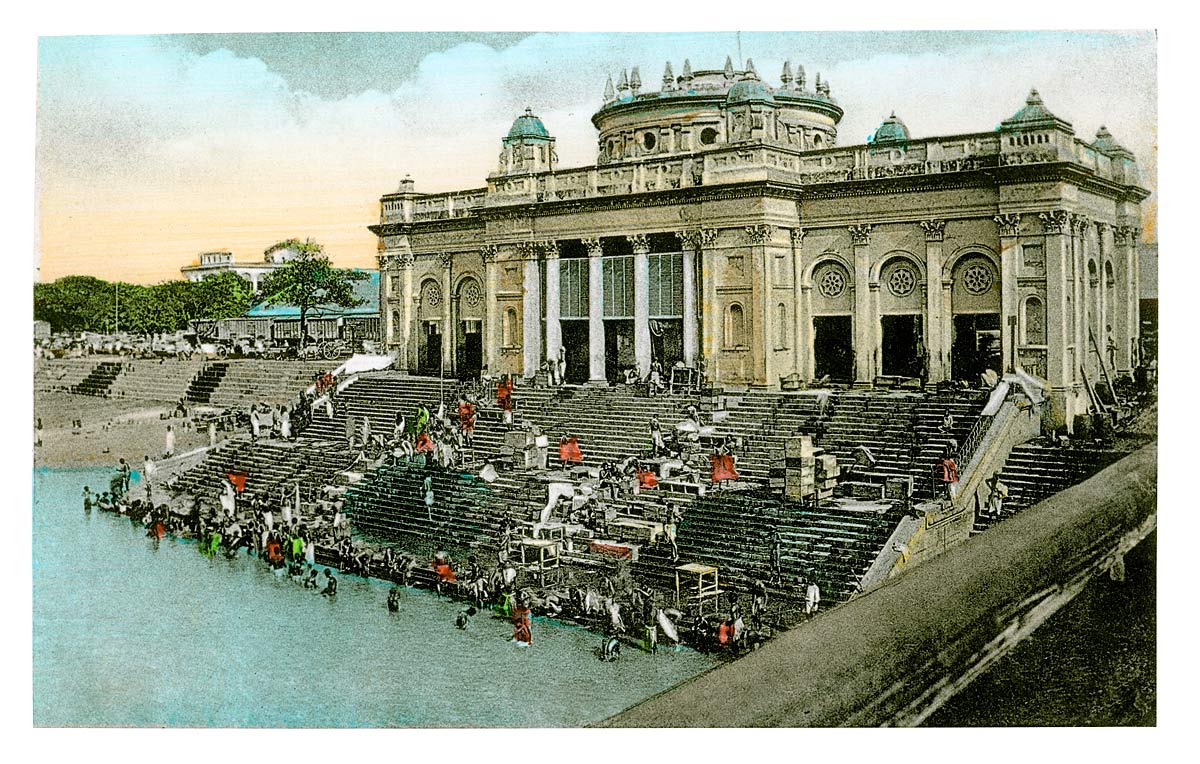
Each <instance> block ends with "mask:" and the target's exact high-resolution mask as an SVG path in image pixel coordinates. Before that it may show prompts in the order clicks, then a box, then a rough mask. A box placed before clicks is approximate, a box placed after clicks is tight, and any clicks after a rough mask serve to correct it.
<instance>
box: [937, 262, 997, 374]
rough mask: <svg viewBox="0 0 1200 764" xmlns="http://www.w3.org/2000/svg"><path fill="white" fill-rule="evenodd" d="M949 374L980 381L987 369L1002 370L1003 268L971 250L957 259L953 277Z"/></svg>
mask: <svg viewBox="0 0 1200 764" xmlns="http://www.w3.org/2000/svg"><path fill="white" fill-rule="evenodd" d="M950 305H951V316H952V321H953V323H952V326H951V341H950V373H951V377H952V378H953V379H955V380H962V381H966V382H970V383H976V382H978V381H979V376H980V375H981V374H983V372H984V371H986V370H988V369H991V370H993V371H996V372H1001V371H1003V370H1004V368H1003V358H1002V356H1001V325H1000V305H1001V302H1000V269H999V267H998V266H997V265H996V263H995V262H994V261H993V259H992V258H991V257H988V256H987V255H985V254H983V253H981V252H971V253H966V254H964V255H962V256H961V257H959V258H957V260H956V262H955V263H954V270H953V271H952V276H951V293H950Z"/></svg>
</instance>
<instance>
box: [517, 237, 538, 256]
mask: <svg viewBox="0 0 1200 764" xmlns="http://www.w3.org/2000/svg"><path fill="white" fill-rule="evenodd" d="M516 247H517V256H518V257H520V258H521V259H522V260H537V256H538V245H537V242H533V241H518V242H517V244H516Z"/></svg>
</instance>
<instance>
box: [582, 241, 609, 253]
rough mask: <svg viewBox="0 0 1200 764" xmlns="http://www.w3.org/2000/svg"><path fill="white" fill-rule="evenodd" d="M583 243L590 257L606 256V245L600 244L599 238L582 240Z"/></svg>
mask: <svg viewBox="0 0 1200 764" xmlns="http://www.w3.org/2000/svg"><path fill="white" fill-rule="evenodd" d="M581 241H582V242H583V246H584V247H585V248H586V249H587V253H588V257H600V256H601V255H603V254H604V245H603V244H601V243H600V239H599V238H593V239H582V240H581Z"/></svg>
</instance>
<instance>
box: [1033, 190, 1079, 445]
mask: <svg viewBox="0 0 1200 764" xmlns="http://www.w3.org/2000/svg"><path fill="white" fill-rule="evenodd" d="M1038 218H1039V219H1040V220H1041V221H1042V230H1043V231H1044V232H1045V234H1046V237H1045V240H1046V351H1047V352H1046V355H1047V358H1046V378H1047V381H1048V382H1049V383H1050V386H1051V394H1052V398H1053V399H1054V400H1053V405H1054V407H1055V408H1054V410H1053V411H1052V412H1051V414H1050V415H1049V416H1048V417H1047V420H1048V421H1047V424H1049V426H1050V427H1061V426H1062V425H1063V424H1064V423H1065V422H1066V421H1067V416H1066V409H1065V403H1066V397H1067V390H1068V388H1069V387H1070V382H1069V380H1070V379H1071V375H1070V368H1071V359H1070V354H1069V353H1068V352H1067V348H1068V346H1069V345H1071V343H1072V342H1073V341H1074V338H1073V336H1068V333H1067V323H1068V322H1067V312H1066V311H1067V294H1068V292H1069V290H1071V289H1072V285H1071V281H1070V272H1071V269H1070V257H1071V241H1070V230H1071V227H1070V222H1069V221H1068V219H1067V213H1066V212H1064V211H1062V210H1052V211H1050V212H1042V213H1039V214H1038Z"/></svg>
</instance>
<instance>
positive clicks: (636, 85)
mask: <svg viewBox="0 0 1200 764" xmlns="http://www.w3.org/2000/svg"><path fill="white" fill-rule="evenodd" d="M641 88H642V75H640V74H638V68H637V67H636V66H635V67H633V69H632V70H630V72H629V89H630V90H632V91H633V94H634V95H637V92H638V91H639V90H641Z"/></svg>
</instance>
